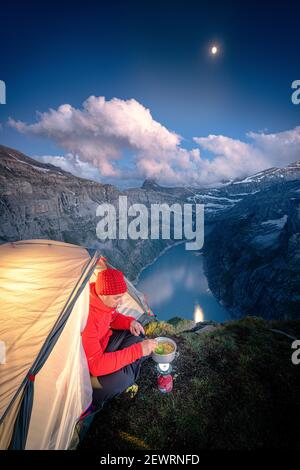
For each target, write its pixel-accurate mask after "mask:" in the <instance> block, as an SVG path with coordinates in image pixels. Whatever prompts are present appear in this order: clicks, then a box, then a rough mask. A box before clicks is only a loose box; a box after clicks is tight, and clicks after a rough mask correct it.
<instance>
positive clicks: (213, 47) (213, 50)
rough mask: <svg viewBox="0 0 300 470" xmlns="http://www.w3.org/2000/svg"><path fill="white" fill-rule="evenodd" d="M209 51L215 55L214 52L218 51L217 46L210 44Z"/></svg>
mask: <svg viewBox="0 0 300 470" xmlns="http://www.w3.org/2000/svg"><path fill="white" fill-rule="evenodd" d="M210 52H211V53H212V54H213V55H215V54H216V53H217V52H218V48H217V46H212V48H211V50H210Z"/></svg>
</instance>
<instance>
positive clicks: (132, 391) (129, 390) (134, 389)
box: [125, 384, 139, 398]
mask: <svg viewBox="0 0 300 470" xmlns="http://www.w3.org/2000/svg"><path fill="white" fill-rule="evenodd" d="M138 390H139V386H138V385H137V384H133V385H131V386H130V387H127V388H126V390H125V393H128V395H129V396H130V398H133V397H135V395H136V394H137V392H138Z"/></svg>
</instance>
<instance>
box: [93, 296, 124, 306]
mask: <svg viewBox="0 0 300 470" xmlns="http://www.w3.org/2000/svg"><path fill="white" fill-rule="evenodd" d="M99 297H100V299H101V300H102V302H103V303H104V304H105V305H106V306H107V307H113V308H117V307H118V306H119V305H121V303H122V298H123V297H124V294H118V295H99Z"/></svg>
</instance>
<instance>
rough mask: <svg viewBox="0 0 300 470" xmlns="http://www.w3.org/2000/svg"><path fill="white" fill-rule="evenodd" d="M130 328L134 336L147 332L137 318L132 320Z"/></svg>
mask: <svg viewBox="0 0 300 470" xmlns="http://www.w3.org/2000/svg"><path fill="white" fill-rule="evenodd" d="M129 330H130V333H131V334H132V335H134V336H139V335H140V333H143V334H145V330H144V328H143V327H142V325H141V324H140V323H139V322H138V321H136V320H132V322H131V323H130V327H129Z"/></svg>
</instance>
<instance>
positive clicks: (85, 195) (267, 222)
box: [0, 145, 300, 317]
mask: <svg viewBox="0 0 300 470" xmlns="http://www.w3.org/2000/svg"><path fill="white" fill-rule="evenodd" d="M299 182H300V162H296V163H295V164H292V165H289V166H288V167H286V168H280V169H279V168H271V169H268V170H266V171H263V172H260V173H257V174H256V175H253V176H251V177H247V178H244V179H242V180H236V181H231V182H227V183H224V184H222V185H219V186H218V187H215V188H191V187H181V188H179V187H178V188H169V187H162V186H160V185H159V184H158V183H157V182H156V181H155V180H151V179H150V180H146V181H145V182H144V184H143V185H142V187H141V188H131V189H128V190H126V191H119V190H118V189H117V188H116V187H114V186H113V185H109V184H100V183H97V182H94V181H90V180H87V179H84V178H78V177H76V176H74V175H72V174H70V173H68V172H66V171H63V170H61V169H60V168H58V167H56V166H54V165H50V164H43V163H40V162H37V161H36V160H34V159H32V158H29V157H27V156H26V155H24V154H22V153H20V152H18V151H16V150H14V149H10V148H8V147H4V146H1V145H0V221H1V223H0V242H6V241H13V240H22V239H34V238H44V239H53V240H61V241H65V242H69V243H75V244H79V245H84V246H87V247H90V248H98V249H100V250H101V252H102V253H103V254H104V255H105V256H107V257H108V259H109V260H111V262H112V263H113V264H114V265H115V266H116V267H118V268H120V269H122V270H123V271H124V272H125V273H126V275H127V276H128V277H129V279H131V280H134V279H135V278H136V276H137V275H138V273H139V272H140V271H141V269H142V268H143V267H144V266H145V265H147V264H148V263H150V262H152V261H153V260H154V259H155V258H156V257H157V256H158V255H159V253H160V252H161V251H162V250H163V249H164V248H166V247H167V246H170V245H172V244H173V243H174V240H172V239H171V240H163V239H161V238H160V239H159V240H151V239H147V240H131V239H128V240H120V239H118V238H117V239H116V240H108V241H106V242H102V241H101V240H99V239H98V238H97V235H96V226H97V222H98V218H97V216H96V209H97V207H98V205H99V204H102V203H110V204H113V205H114V206H115V208H116V209H117V215H118V198H119V196H122V195H126V196H127V197H128V204H129V205H131V204H133V203H142V204H144V205H146V206H147V207H148V208H150V206H151V204H160V203H166V204H168V205H172V204H173V203H179V204H181V205H182V204H184V203H190V204H194V203H202V204H204V205H205V233H206V236H205V243H204V248H205V254H206V259H207V273H208V280H209V285H210V288H211V290H212V291H213V292H214V293H215V294H216V296H217V297H218V298H219V299H220V300H221V301H222V302H224V304H225V305H226V306H227V307H228V308H230V309H232V311H233V312H234V313H235V314H236V315H239V314H246V313H247V314H252V313H254V314H256V315H257V314H258V311H257V308H258V309H259V314H261V315H264V316H266V317H284V316H295V315H296V314H297V312H296V311H297V310H300V309H298V307H299V295H300V292H299V286H300V283H299V277H298V276H299V270H298V269H299V264H300V263H299V196H300V183H299ZM149 213H150V211H149ZM270 305H272V308H270Z"/></svg>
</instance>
